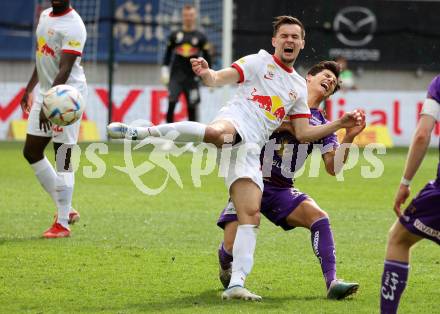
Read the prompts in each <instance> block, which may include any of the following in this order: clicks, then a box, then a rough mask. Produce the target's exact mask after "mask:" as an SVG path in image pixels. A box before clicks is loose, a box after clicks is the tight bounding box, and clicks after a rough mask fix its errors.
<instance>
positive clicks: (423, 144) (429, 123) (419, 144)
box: [394, 114, 436, 216]
mask: <svg viewBox="0 0 440 314" xmlns="http://www.w3.org/2000/svg"><path fill="white" fill-rule="evenodd" d="M435 121H436V120H435V118H434V117H433V116H430V115H425V114H422V115H421V117H420V120H419V122H418V124H417V129H416V132H415V134H414V137H413V139H412V141H411V146H410V147H409V151H408V156H407V159H406V163H405V170H404V171H403V178H402V182H401V183H400V185H399V188H398V189H397V193H396V197H395V199H394V211H395V212H396V215H397V216H400V215H401V209H400V207H401V205H402V204H403V203H405V201H406V199H407V198H408V196H409V194H410V189H409V182H410V181H411V180H412V179H413V178H414V176H415V174H416V172H417V170H418V169H419V167H420V165H421V164H422V161H423V158H424V157H425V154H426V151H427V149H428V145H429V142H430V141H431V132H432V130H433V129H434V126H435ZM404 181H406V182H404Z"/></svg>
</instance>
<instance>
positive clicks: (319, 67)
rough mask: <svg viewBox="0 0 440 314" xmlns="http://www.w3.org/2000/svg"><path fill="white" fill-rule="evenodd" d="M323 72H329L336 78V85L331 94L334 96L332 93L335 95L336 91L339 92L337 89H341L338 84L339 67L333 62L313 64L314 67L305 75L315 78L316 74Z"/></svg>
mask: <svg viewBox="0 0 440 314" xmlns="http://www.w3.org/2000/svg"><path fill="white" fill-rule="evenodd" d="M324 70H329V71H331V72H332V73H333V74H334V75H335V76H336V82H337V83H336V86H335V90H334V91H333V94H334V93H336V91H338V90H339V88H341V86H340V84H339V74H340V73H341V67H340V66H339V64H338V63H337V62H335V61H321V62H319V63H317V64H315V65H314V66H312V67H311V68H310V70H309V72H307V74H310V75H312V76H315V75H316V74H318V73H320V72H322V71H324Z"/></svg>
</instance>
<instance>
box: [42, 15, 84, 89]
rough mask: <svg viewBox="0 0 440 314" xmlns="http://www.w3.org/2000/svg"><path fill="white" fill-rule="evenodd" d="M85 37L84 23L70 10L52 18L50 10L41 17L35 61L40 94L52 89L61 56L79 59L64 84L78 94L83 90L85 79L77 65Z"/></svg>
mask: <svg viewBox="0 0 440 314" xmlns="http://www.w3.org/2000/svg"><path fill="white" fill-rule="evenodd" d="M86 37H87V32H86V27H85V25H84V22H83V21H82V19H81V17H80V16H79V14H78V13H77V12H76V11H75V10H73V9H72V8H70V9H69V10H67V11H66V12H64V13H63V14H59V15H55V14H53V13H52V8H49V9H46V10H44V11H43V12H42V13H41V15H40V19H39V22H38V26H37V51H36V58H35V60H36V66H37V72H38V81H39V83H40V93H41V94H44V93H45V92H46V91H47V90H49V89H50V88H51V87H52V83H53V81H54V79H55V77H56V76H57V74H58V72H59V65H60V59H61V53H71V54H74V55H77V56H78V58H77V59H76V61H75V63H74V64H73V67H72V71H71V72H70V76H69V78H68V80H67V82H66V84H67V85H71V86H73V87H76V88H78V89H79V90H80V91H84V90H85V89H86V77H85V75H84V70H83V68H82V66H81V65H80V63H81V58H80V56H81V55H82V51H83V49H84V44H85V42H86Z"/></svg>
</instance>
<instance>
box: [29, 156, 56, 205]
mask: <svg viewBox="0 0 440 314" xmlns="http://www.w3.org/2000/svg"><path fill="white" fill-rule="evenodd" d="M31 167H32V169H34V172H35V176H36V177H37V179H38V181H39V182H40V184H41V186H42V187H43V188H44V190H45V191H46V192H47V193H48V194H49V195H50V197H51V198H52V200H53V201H54V203H55V204H56V200H57V192H56V188H55V185H56V183H55V181H56V179H57V173H56V172H55V169H54V168H53V166H52V164H51V163H50V162H49V160H48V159H47V158H46V157H44V158H43V159H41V160H39V161H37V162H36V163H33V164H31Z"/></svg>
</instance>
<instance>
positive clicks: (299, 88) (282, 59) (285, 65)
mask: <svg viewBox="0 0 440 314" xmlns="http://www.w3.org/2000/svg"><path fill="white" fill-rule="evenodd" d="M304 35H305V32H304V26H303V25H302V23H301V22H300V21H299V20H298V19H296V18H294V17H291V16H280V17H277V18H276V20H275V22H274V33H273V38H272V45H273V47H274V48H275V53H274V54H273V55H271V54H269V53H268V52H266V51H264V50H260V52H258V54H254V55H249V56H246V57H244V58H242V59H240V60H238V61H236V62H234V64H233V65H232V66H231V67H228V68H225V69H222V70H219V71H214V70H211V69H210V68H209V66H208V63H207V62H206V60H204V59H203V58H194V59H191V63H192V67H193V71H194V72H195V73H196V74H197V75H198V76H200V77H201V78H202V80H203V82H204V83H205V84H206V85H208V86H212V87H216V86H223V85H226V84H233V83H237V82H238V83H240V85H239V87H238V90H237V93H236V95H235V96H234V97H233V99H232V100H230V101H229V103H228V104H227V105H226V106H225V107H223V108H222V109H221V110H220V112H219V113H218V115H217V117H216V118H215V120H214V121H213V122H212V123H210V124H209V125H204V124H201V123H198V122H191V121H183V122H177V123H170V124H162V125H158V126H152V127H148V128H146V127H130V126H127V125H125V124H122V123H117V122H114V123H111V124H110V125H109V126H108V127H107V130H108V133H109V135H110V137H113V138H131V139H143V138H146V137H149V136H154V137H165V138H167V135H168V138H171V136H172V139H173V140H174V141H175V142H205V143H212V144H214V145H216V146H217V147H218V148H222V146H223V145H224V144H226V143H232V144H233V147H232V151H233V153H235V152H234V150H237V151H239V150H240V149H241V148H242V147H246V145H247V146H248V147H250V148H254V149H250V150H249V151H248V153H247V154H243V155H240V153H239V152H238V153H237V154H234V157H236V158H235V159H233V160H230V164H229V170H228V173H227V175H226V177H225V182H226V186H227V188H228V190H229V194H230V196H231V199H232V201H233V203H234V205H235V207H236V208H237V214H238V221H239V226H238V228H237V234H236V238H235V242H234V246H233V255H234V261H233V265H232V275H231V281H230V284H229V287H228V288H227V289H226V290H225V291H224V292H223V294H222V298H223V299H243V300H255V301H259V300H261V297H260V296H258V295H256V294H254V293H251V292H250V291H249V290H247V289H246V288H244V282H245V278H246V276H247V275H248V274H249V273H250V271H251V269H252V266H253V259H254V258H253V256H254V251H255V244H256V233H257V228H258V225H259V223H260V203H261V196H262V191H263V180H262V173H261V170H260V161H259V154H260V151H261V148H262V147H263V145H264V144H265V143H266V141H268V139H269V136H270V135H271V134H272V132H273V131H274V130H275V129H276V128H278V127H279V126H280V125H281V123H282V121H283V120H284V118H285V117H289V118H290V119H291V121H292V123H293V127H294V128H295V132H296V134H297V136H298V137H299V139H300V141H313V140H316V139H319V138H322V137H324V136H326V135H329V134H331V133H333V132H335V131H336V130H338V129H339V128H341V127H351V126H355V125H357V124H360V123H361V119H362V113H361V112H352V113H347V114H345V116H344V117H343V118H341V119H340V120H337V121H334V122H332V123H329V124H325V125H320V126H309V119H308V118H309V117H310V111H309V108H308V106H307V88H306V82H305V80H304V78H302V77H301V76H300V75H299V74H297V73H296V71H295V70H294V69H293V63H294V62H295V59H296V57H297V56H298V54H299V52H300V51H301V50H302V49H303V48H304ZM170 134H171V136H170ZM231 155H232V154H231Z"/></svg>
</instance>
